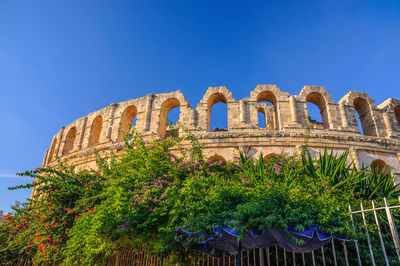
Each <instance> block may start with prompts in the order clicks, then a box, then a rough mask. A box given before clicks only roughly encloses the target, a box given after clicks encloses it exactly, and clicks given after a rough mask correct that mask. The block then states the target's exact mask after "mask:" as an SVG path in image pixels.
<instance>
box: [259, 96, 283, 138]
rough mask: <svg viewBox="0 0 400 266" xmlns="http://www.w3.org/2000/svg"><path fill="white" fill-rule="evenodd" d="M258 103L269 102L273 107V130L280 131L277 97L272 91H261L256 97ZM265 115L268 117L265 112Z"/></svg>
mask: <svg viewBox="0 0 400 266" xmlns="http://www.w3.org/2000/svg"><path fill="white" fill-rule="evenodd" d="M256 101H257V102H262V101H265V102H269V103H271V104H272V106H273V110H274V111H273V123H272V124H273V129H274V130H278V129H279V119H278V99H277V97H276V95H275V94H274V93H273V92H272V91H261V92H259V93H258V94H257V97H256ZM264 115H265V116H267V114H266V113H265V112H264Z"/></svg>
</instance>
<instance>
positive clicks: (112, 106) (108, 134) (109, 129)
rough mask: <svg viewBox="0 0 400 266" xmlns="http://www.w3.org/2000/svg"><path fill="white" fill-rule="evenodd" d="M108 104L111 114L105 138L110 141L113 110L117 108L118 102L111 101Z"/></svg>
mask: <svg viewBox="0 0 400 266" xmlns="http://www.w3.org/2000/svg"><path fill="white" fill-rule="evenodd" d="M110 106H111V115H110V123H109V125H108V130H107V136H106V138H107V139H108V140H109V141H112V139H111V134H112V129H113V124H114V114H115V110H116V109H117V106H118V104H117V103H112V104H110Z"/></svg>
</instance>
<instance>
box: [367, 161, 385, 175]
mask: <svg viewBox="0 0 400 266" xmlns="http://www.w3.org/2000/svg"><path fill="white" fill-rule="evenodd" d="M371 169H374V170H376V171H377V172H378V173H382V172H384V171H387V170H389V166H388V165H387V164H386V163H385V162H384V161H382V160H379V159H376V160H374V161H373V162H372V163H371Z"/></svg>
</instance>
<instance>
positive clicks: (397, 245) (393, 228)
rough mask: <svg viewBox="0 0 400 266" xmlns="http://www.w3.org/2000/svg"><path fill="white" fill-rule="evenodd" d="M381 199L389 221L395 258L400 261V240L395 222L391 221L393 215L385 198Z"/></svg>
mask: <svg viewBox="0 0 400 266" xmlns="http://www.w3.org/2000/svg"><path fill="white" fill-rule="evenodd" d="M383 200H384V201H385V211H386V216H387V218H388V221H389V226H390V231H391V233H392V237H393V242H394V246H395V248H396V253H397V258H398V259H399V261H400V241H399V235H398V234H397V229H396V224H395V223H394V221H393V216H392V213H391V212H390V208H389V203H388V200H387V198H383Z"/></svg>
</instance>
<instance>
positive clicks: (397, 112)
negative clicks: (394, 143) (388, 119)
mask: <svg viewBox="0 0 400 266" xmlns="http://www.w3.org/2000/svg"><path fill="white" fill-rule="evenodd" d="M394 113H395V115H396V120H397V124H398V125H399V127H400V105H397V106H396V107H395V108H394Z"/></svg>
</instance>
